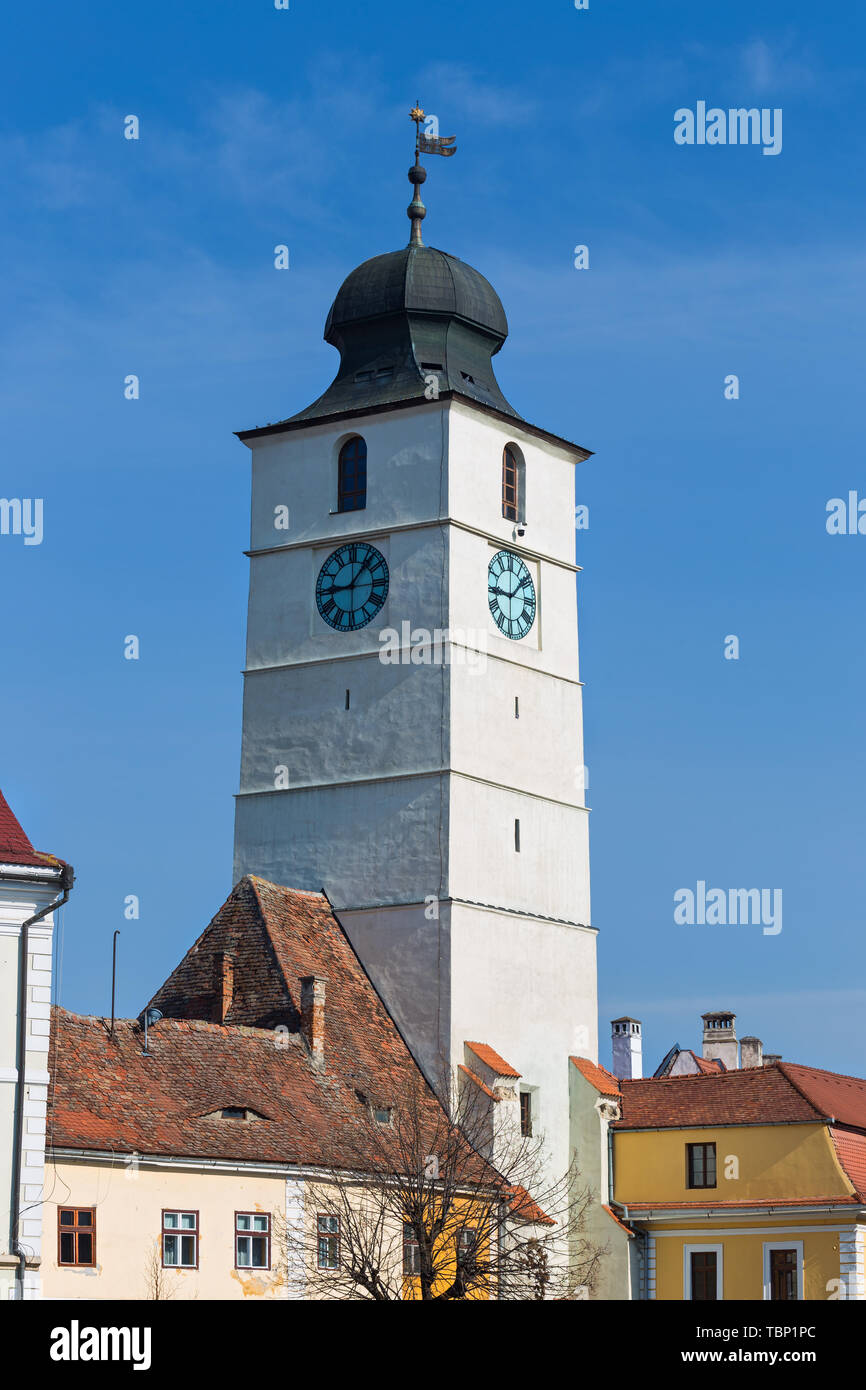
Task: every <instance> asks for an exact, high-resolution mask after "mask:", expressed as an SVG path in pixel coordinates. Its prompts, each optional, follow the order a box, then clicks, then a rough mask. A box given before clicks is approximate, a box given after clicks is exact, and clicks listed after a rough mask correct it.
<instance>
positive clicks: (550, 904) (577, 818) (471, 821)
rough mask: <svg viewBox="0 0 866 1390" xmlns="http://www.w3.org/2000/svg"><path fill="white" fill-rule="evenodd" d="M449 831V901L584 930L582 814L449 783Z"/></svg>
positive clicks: (585, 834) (481, 786) (585, 837)
mask: <svg viewBox="0 0 866 1390" xmlns="http://www.w3.org/2000/svg"><path fill="white" fill-rule="evenodd" d="M515 820H519V821H520V850H519V851H517V850H515V847H514V822H515ZM450 824H451V836H450V844H449V865H448V891H449V894H450V896H451V897H452V898H465V899H468V900H469V901H470V902H478V903H488V904H491V905H493V906H496V907H507V908H513V909H517V910H519V911H522V912H529V913H530V914H533V915H538V916H544V917H558V918H562V919H564V920H565V921H568V922H577V923H580V924H582V925H584V926H587V925H589V924H590V923H591V915H590V904H589V831H588V812H586V811H585V810H582V809H580V808H577V807H572V806H564V805H561V804H560V803H558V802H555V801H546V800H544V799H542V798H541V797H538V796H527V795H526V794H525V793H522V792H517V791H511V790H509V789H507V788H503V787H498V786H491V785H488V784H486V783H484V782H477V781H474V780H472V779H471V778H468V777H453V778H452V779H451V797H450Z"/></svg>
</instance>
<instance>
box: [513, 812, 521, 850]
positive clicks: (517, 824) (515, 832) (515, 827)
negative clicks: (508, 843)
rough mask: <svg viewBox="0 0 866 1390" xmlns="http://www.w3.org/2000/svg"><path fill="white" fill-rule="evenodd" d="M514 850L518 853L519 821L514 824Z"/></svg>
mask: <svg viewBox="0 0 866 1390" xmlns="http://www.w3.org/2000/svg"><path fill="white" fill-rule="evenodd" d="M514 848H515V849H516V850H517V852H518V854H519V853H520V821H519V820H516V821H515V822H514Z"/></svg>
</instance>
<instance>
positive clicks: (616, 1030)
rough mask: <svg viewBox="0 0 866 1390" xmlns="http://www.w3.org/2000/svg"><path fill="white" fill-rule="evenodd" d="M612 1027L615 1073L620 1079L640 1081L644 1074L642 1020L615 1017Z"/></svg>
mask: <svg viewBox="0 0 866 1390" xmlns="http://www.w3.org/2000/svg"><path fill="white" fill-rule="evenodd" d="M610 1027H611V1050H612V1052H613V1074H614V1076H616V1077H618V1078H619V1080H620V1081H639V1080H640V1079H641V1077H642V1076H643V1042H642V1039H641V1032H640V1020H639V1019H637V1018H629V1017H628V1016H626V1017H625V1018H615V1019H614V1020H613V1022H612V1023H611V1025H610Z"/></svg>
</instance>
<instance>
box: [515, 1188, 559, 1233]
mask: <svg viewBox="0 0 866 1390" xmlns="http://www.w3.org/2000/svg"><path fill="white" fill-rule="evenodd" d="M511 1191H512V1193H513V1200H512V1203H511V1210H512V1211H513V1213H514V1215H515V1216H517V1217H519V1218H520V1220H521V1221H529V1222H531V1224H532V1225H533V1226H555V1225H556V1222H555V1221H554V1220H553V1218H552V1217H550V1216H548V1215H547V1212H545V1211H542V1210H541V1207H540V1206H539V1205H538V1203H537V1202H536V1201H535V1199H534V1198H533V1197H530V1195H529V1193H528V1192H527V1190H526V1188H525V1187H519V1186H517V1187H513V1188H512V1189H511Z"/></svg>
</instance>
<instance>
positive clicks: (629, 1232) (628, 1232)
mask: <svg viewBox="0 0 866 1390" xmlns="http://www.w3.org/2000/svg"><path fill="white" fill-rule="evenodd" d="M601 1205H602V1206H603V1207H604V1210H605V1211H606V1212H607V1214H608V1216H609V1217H610V1218H611V1220H612V1221H615V1222H616V1224H617V1226H621V1227H622V1229H623V1230H624V1231H625V1233H626V1235H627V1236H633V1235H634V1231H633V1230H632V1229H631V1226H627V1225H626V1224H625V1222H624V1221H621V1220H620V1218H619V1217H618V1216H617V1214H616V1212H615V1211H614V1210H613V1208H612V1207H609V1206H608V1205H607V1203H606V1202H602V1204H601Z"/></svg>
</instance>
